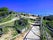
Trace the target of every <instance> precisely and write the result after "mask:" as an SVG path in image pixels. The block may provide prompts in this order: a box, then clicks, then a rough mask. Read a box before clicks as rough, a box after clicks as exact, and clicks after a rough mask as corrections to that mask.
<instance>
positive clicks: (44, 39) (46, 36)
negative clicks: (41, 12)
mask: <svg viewBox="0 0 53 40" xmlns="http://www.w3.org/2000/svg"><path fill="white" fill-rule="evenodd" d="M42 20H43V17H41V25H40V32H41V40H52V39H51V36H50V35H49V33H48V32H47V31H46V27H47V26H46V27H45V25H43V22H42Z"/></svg>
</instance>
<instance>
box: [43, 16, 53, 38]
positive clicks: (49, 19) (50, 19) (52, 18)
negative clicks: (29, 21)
mask: <svg viewBox="0 0 53 40" xmlns="http://www.w3.org/2000/svg"><path fill="white" fill-rule="evenodd" d="M43 23H44V25H46V23H47V24H48V25H49V26H50V28H53V15H50V16H45V17H44V20H43ZM45 28H46V31H47V32H48V33H49V34H50V35H51V36H52V37H53V32H52V31H50V30H49V29H48V28H47V27H45Z"/></svg>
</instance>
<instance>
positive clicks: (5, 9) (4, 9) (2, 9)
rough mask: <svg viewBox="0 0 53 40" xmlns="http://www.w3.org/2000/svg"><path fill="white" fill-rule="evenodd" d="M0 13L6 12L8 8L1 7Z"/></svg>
mask: <svg viewBox="0 0 53 40" xmlns="http://www.w3.org/2000/svg"><path fill="white" fill-rule="evenodd" d="M0 11H8V8H6V7H2V8H0Z"/></svg>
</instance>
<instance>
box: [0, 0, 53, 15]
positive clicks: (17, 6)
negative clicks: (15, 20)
mask: <svg viewBox="0 0 53 40" xmlns="http://www.w3.org/2000/svg"><path fill="white" fill-rule="evenodd" d="M0 7H7V8H9V9H10V10H13V11H17V12H27V13H31V14H39V15H53V0H0Z"/></svg>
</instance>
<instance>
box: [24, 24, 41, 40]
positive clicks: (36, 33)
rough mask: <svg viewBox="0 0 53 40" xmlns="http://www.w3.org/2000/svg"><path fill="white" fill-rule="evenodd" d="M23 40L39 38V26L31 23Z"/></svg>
mask: <svg viewBox="0 0 53 40" xmlns="http://www.w3.org/2000/svg"><path fill="white" fill-rule="evenodd" d="M24 40H40V30H39V26H33V25H32V29H31V30H30V31H29V32H28V34H27V35H26V36H25V38H24Z"/></svg>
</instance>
